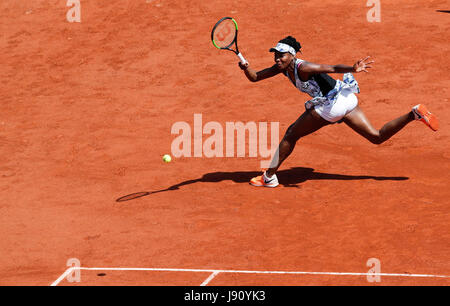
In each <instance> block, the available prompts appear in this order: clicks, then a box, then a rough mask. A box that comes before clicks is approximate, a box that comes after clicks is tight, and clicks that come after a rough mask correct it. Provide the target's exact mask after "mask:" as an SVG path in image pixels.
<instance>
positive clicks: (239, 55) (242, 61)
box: [237, 52, 248, 65]
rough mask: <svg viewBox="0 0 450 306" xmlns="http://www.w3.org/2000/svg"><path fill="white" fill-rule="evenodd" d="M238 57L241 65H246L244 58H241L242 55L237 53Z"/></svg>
mask: <svg viewBox="0 0 450 306" xmlns="http://www.w3.org/2000/svg"><path fill="white" fill-rule="evenodd" d="M237 56H238V57H239V59H240V60H241V63H242V64H243V65H245V64H246V63H248V62H247V61H246V60H245V58H244V56H242V54H241V53H240V52H239V54H238V55H237Z"/></svg>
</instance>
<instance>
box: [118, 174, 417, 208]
mask: <svg viewBox="0 0 450 306" xmlns="http://www.w3.org/2000/svg"><path fill="white" fill-rule="evenodd" d="M258 175H261V172H260V171H258V172H255V171H237V172H212V173H206V174H205V175H203V176H202V177H201V178H198V179H193V180H187V181H184V182H181V183H178V184H176V185H173V186H170V187H168V188H166V189H161V190H156V191H145V192H136V193H132V194H129V195H125V196H122V197H120V198H118V199H117V200H116V202H125V201H130V200H134V199H138V198H142V197H145V196H149V195H152V194H156V193H160V192H166V191H174V190H178V189H180V188H181V187H183V186H187V185H192V184H196V183H218V182H222V181H233V182H235V183H245V184H248V183H249V181H250V180H251V179H252V178H253V177H255V176H258ZM277 176H278V180H279V181H280V184H281V185H283V186H284V187H295V188H299V186H298V184H301V183H304V182H306V181H311V180H340V181H353V180H375V181H405V180H408V179H409V178H408V177H403V176H373V175H344V174H333V173H322V172H316V171H314V169H312V168H304V167H294V168H290V169H285V170H281V171H278V172H277Z"/></svg>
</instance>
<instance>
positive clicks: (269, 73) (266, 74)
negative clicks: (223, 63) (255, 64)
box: [239, 62, 280, 82]
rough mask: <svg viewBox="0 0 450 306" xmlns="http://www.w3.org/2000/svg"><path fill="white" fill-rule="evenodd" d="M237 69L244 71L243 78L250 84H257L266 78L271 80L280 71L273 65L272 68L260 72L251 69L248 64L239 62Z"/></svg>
mask: <svg viewBox="0 0 450 306" xmlns="http://www.w3.org/2000/svg"><path fill="white" fill-rule="evenodd" d="M239 67H240V68H241V69H242V70H244V73H245V76H246V77H247V79H249V80H250V81H251V82H258V81H261V80H264V79H267V78H271V77H273V76H275V75H277V74H279V73H280V70H279V69H278V68H277V66H276V65H273V66H272V67H269V68H266V69H263V70H261V71H256V70H254V69H252V68H251V67H250V65H249V64H248V63H245V64H242V63H241V62H239Z"/></svg>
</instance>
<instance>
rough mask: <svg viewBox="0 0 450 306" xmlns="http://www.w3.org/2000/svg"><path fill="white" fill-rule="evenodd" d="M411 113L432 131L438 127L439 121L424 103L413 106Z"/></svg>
mask: <svg viewBox="0 0 450 306" xmlns="http://www.w3.org/2000/svg"><path fill="white" fill-rule="evenodd" d="M412 110H413V113H414V117H415V118H416V120H419V121H422V122H423V123H425V124H426V125H428V126H429V127H430V129H432V130H433V131H437V130H438V129H439V121H438V119H437V117H436V116H435V115H433V114H432V113H431V112H430V111H429V110H428V109H427V108H426V106H425V105H423V104H418V105H416V106H414V107H413V109H412Z"/></svg>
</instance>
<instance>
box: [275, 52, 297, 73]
mask: <svg viewBox="0 0 450 306" xmlns="http://www.w3.org/2000/svg"><path fill="white" fill-rule="evenodd" d="M274 57H275V58H274V60H275V64H276V65H277V67H278V69H280V70H285V69H287V67H289V64H290V63H291V61H292V58H293V56H292V54H290V53H288V52H285V53H281V52H278V51H275V54H274Z"/></svg>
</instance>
